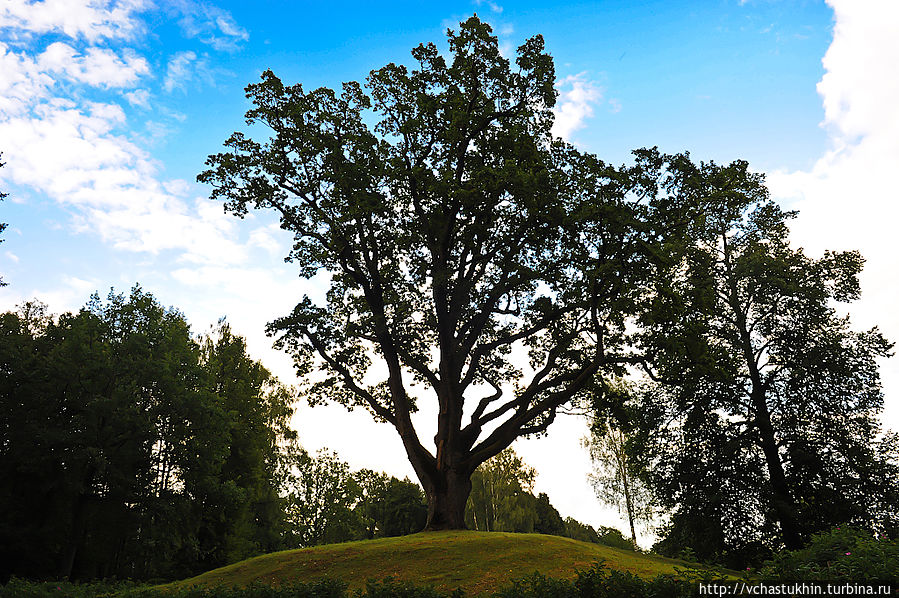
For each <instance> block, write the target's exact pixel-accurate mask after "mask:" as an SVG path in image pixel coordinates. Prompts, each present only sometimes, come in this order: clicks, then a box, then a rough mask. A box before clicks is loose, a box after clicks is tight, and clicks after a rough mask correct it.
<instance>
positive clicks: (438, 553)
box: [166, 531, 688, 596]
mask: <svg viewBox="0 0 899 598" xmlns="http://www.w3.org/2000/svg"><path fill="white" fill-rule="evenodd" d="M600 560H602V561H605V563H606V566H607V567H609V568H612V569H620V570H624V571H630V572H632V573H634V574H636V575H639V576H640V577H643V578H647V579H649V578H652V577H655V576H656V575H659V574H662V573H675V567H685V566H688V564H687V563H685V562H683V561H677V560H674V559H666V558H663V557H659V556H655V555H645V554H641V553H638V552H630V551H627V550H619V549H616V548H609V547H606V546H600V545H597V544H588V543H585V542H579V541H577V540H571V539H569V538H561V537H558V536H546V535H541V534H509V533H499V532H493V533H487V532H472V531H449V532H427V533H419V534H414V535H411V536H404V537H400V538H383V539H378V540H366V541H360V542H347V543H344V544H330V545H327V546H316V547H314V548H306V549H301V550H286V551H283V552H276V553H272V554H267V555H263V556H259V557H256V558H252V559H248V560H246V561H242V562H239V563H235V564H233V565H229V566H227V567H222V568H220V569H215V570H213V571H209V572H207V573H203V574H202V575H198V576H197V577H193V578H191V579H187V580H183V581H179V582H175V583H172V584H169V585H168V586H166V587H171V588H182V587H187V586H192V585H201V586H207V587H209V586H218V585H229V586H244V585H247V584H250V583H252V582H254V581H258V582H262V583H270V584H275V585H277V584H280V583H284V582H290V581H301V582H309V581H313V580H316V579H320V578H322V577H331V578H336V579H341V580H343V581H345V582H347V583H348V584H349V586H350V588H358V587H362V586H363V585H364V584H365V582H366V580H369V579H383V578H385V577H388V576H391V577H393V578H395V579H398V580H403V581H410V582H413V583H415V584H416V585H431V586H433V587H435V588H436V589H439V590H442V591H451V590H453V589H455V588H461V589H463V590H465V592H466V594H467V595H469V596H477V595H480V594H484V593H488V592H492V591H494V590H496V589H499V588H500V587H502V586H504V585H506V584H508V583H509V582H510V581H511V580H513V579H517V578H521V577H523V576H525V575H529V574H531V573H533V572H534V571H539V572H540V573H542V574H544V575H547V576H549V577H557V578H571V577H574V575H575V571H576V570H585V569H588V568H590V566H591V565H593V563H595V562H597V561H600Z"/></svg>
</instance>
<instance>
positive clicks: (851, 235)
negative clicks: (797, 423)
mask: <svg viewBox="0 0 899 598" xmlns="http://www.w3.org/2000/svg"><path fill="white" fill-rule="evenodd" d="M828 4H830V6H831V7H832V8H833V10H834V15H835V26H834V34H833V42H832V43H831V45H830V47H829V49H828V50H827V53H826V55H825V56H824V58H823V61H822V63H823V66H824V69H825V71H826V72H825V74H824V76H823V77H822V78H821V81H820V82H819V83H818V88H817V89H818V93H819V94H820V96H821V99H822V103H823V107H824V121H823V122H822V126H823V127H825V129H826V131H827V133H828V140H829V144H830V148H829V149H828V151H827V152H826V153H825V154H824V155H823V156H821V158H820V159H818V160H817V162H816V163H815V165H814V166H813V167H812V168H811V169H810V170H808V171H796V172H776V173H772V174H770V175H769V177H768V182H769V187H770V188H771V191H772V194H773V195H774V196H775V197H777V198H779V199H781V200H784V201H787V202H789V203H790V204H791V206H792V207H795V208H796V209H798V210H799V211H800V215H799V217H798V219H797V221H796V222H795V224H794V226H793V241H794V243H795V244H797V245H800V246H804V247H805V248H806V249H807V250H809V252H811V253H812V254H813V255H819V254H820V253H821V252H823V251H824V250H825V249H836V250H848V249H858V250H859V251H861V253H862V255H863V256H865V258H866V259H867V263H866V265H865V270H864V272H863V273H862V277H861V282H862V293H863V295H862V300H861V301H860V302H859V303H858V304H856V305H855V306H853V307H852V316H853V322H854V324H855V325H856V326H857V327H860V328H870V327H872V326H875V325H879V326H880V328H881V329H882V330H883V331H884V333H885V334H886V335H887V337H888V338H890V339H891V340H893V341H894V342H895V341H899V311H897V310H896V301H897V300H899V244H897V241H896V238H897V234H896V226H897V222H899V187H897V184H896V179H895V171H896V168H897V166H899V77H897V76H896V65H897V64H899V36H897V35H896V32H897V31H899V3H896V2H875V1H872V0H828ZM883 375H884V386H885V391H886V396H887V401H888V405H887V410H886V413H885V420H886V421H887V423H888V425H890V426H891V427H893V428H899V404H896V398H895V397H897V396H899V363H897V358H895V357H894V358H892V359H890V360H888V362H887V363H886V364H885V367H884V368H883ZM891 397H892V398H891Z"/></svg>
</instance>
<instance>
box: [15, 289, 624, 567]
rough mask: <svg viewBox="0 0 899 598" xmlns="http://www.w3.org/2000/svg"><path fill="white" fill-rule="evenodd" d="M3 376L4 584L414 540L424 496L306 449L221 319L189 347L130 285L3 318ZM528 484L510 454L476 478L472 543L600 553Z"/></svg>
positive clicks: (173, 319) (273, 383) (274, 387)
mask: <svg viewBox="0 0 899 598" xmlns="http://www.w3.org/2000/svg"><path fill="white" fill-rule="evenodd" d="M0 372H2V376H0V479H2V480H3V483H2V484H0V513H2V516H0V574H2V578H3V579H4V580H5V579H8V578H9V576H10V575H16V576H19V577H31V578H43V579H47V578H72V579H92V578H111V577H115V578H128V579H174V578H182V577H186V576H189V575H193V574H196V573H199V572H202V571H206V570H208V569H212V568H215V567H218V566H221V565H225V564H228V563H232V562H235V561H238V560H241V559H244V558H247V557H250V556H254V555H256V554H262V553H267V552H271V551H275V550H281V549H287V548H298V547H304V546H313V545H318V544H326V543H332V542H342V541H347V540H359V539H366V538H375V537H382V536H396V535H404V534H409V533H414V532H418V531H421V530H422V528H423V527H424V525H425V520H426V519H427V502H426V500H425V496H424V494H423V492H422V490H421V488H420V486H419V485H418V484H416V483H414V482H410V481H409V480H408V479H406V480H400V479H397V478H395V477H392V476H389V475H387V474H385V473H380V472H375V471H371V470H365V469H363V470H358V471H353V470H351V469H350V467H349V465H348V464H347V463H345V462H343V461H342V460H341V459H340V458H339V457H338V456H337V454H336V453H334V452H331V451H327V450H322V451H320V452H319V453H317V454H314V455H311V454H309V453H308V452H306V451H305V450H303V449H302V448H301V446H300V444H299V442H298V438H297V433H296V432H295V431H294V430H292V429H291V428H290V426H289V423H290V418H291V416H292V415H293V413H294V409H293V403H294V400H295V398H296V397H295V391H294V389H292V388H290V387H288V386H285V385H283V384H281V383H280V382H279V381H278V380H277V379H276V378H274V377H273V376H272V375H271V373H270V372H269V371H268V370H266V369H265V367H264V366H263V365H262V364H261V363H259V362H258V361H256V360H254V359H253V358H251V357H250V356H249V355H248V354H247V349H246V344H245V341H244V339H243V338H241V337H240V336H238V335H236V334H234V333H233V332H232V331H231V328H230V326H229V325H228V323H227V322H226V321H224V320H222V321H220V322H219V323H218V325H217V326H215V327H214V328H213V329H211V330H210V331H208V332H207V333H206V334H204V335H201V336H195V335H193V334H192V333H191V330H190V327H189V325H188V323H187V321H186V320H185V317H184V315H183V314H182V313H180V312H179V311H177V310H175V309H172V308H166V307H163V306H162V305H161V304H160V303H159V302H158V301H157V300H156V299H155V298H154V297H153V296H152V295H151V294H149V293H147V292H145V291H144V290H142V289H141V288H140V287H139V286H136V287H134V288H133V289H132V290H131V292H130V293H129V294H128V295H127V296H126V295H125V294H116V293H114V292H111V293H110V294H109V296H108V297H107V298H106V299H105V300H101V299H100V297H99V296H97V295H96V294H95V295H94V296H92V297H91V299H90V301H89V302H88V303H87V305H86V306H85V307H84V308H83V309H81V310H80V311H79V312H77V313H65V314H62V315H59V316H55V317H51V316H50V314H48V313H47V310H46V306H44V305H42V304H40V303H37V302H30V303H26V304H24V305H22V306H20V308H19V309H18V310H17V311H14V312H7V313H4V314H2V315H0ZM524 469H526V467H525V466H524V465H523V464H522V463H521V461H520V459H517V457H515V456H514V454H511V453H504V454H503V455H501V456H500V457H498V458H497V459H495V460H492V461H491V462H489V463H488V464H486V465H485V467H484V468H482V470H479V471H478V474H477V475H478V476H479V477H477V478H476V479H477V480H480V485H479V486H477V488H476V491H475V493H474V494H473V497H472V500H473V501H474V504H475V505H476V507H475V508H476V510H477V512H478V513H483V512H489V513H490V517H491V519H490V521H489V523H486V524H485V523H484V522H482V521H481V520H480V519H479V520H478V523H477V524H476V525H474V526H473V527H475V528H477V529H482V530H484V529H490V530H495V531H529V532H530V531H538V532H544V533H553V534H558V535H568V536H572V537H576V538H579V539H584V540H586V541H594V542H598V541H600V536H599V535H597V533H596V531H595V530H593V529H592V528H590V527H589V526H585V525H583V524H580V523H578V522H576V521H574V520H567V521H563V520H562V519H561V517H560V516H559V514H558V512H557V511H556V510H555V509H554V508H553V507H552V505H550V504H549V499H548V498H547V496H546V495H545V494H541V495H540V496H539V497H534V496H533V495H532V494H530V493H529V490H530V486H529V483H530V481H532V480H533V470H529V471H530V472H531V473H529V474H525V475H524V477H522V471H523V470H524ZM528 475H529V476H530V477H527V476H528ZM488 478H489V480H490V481H489V483H488V482H487V480H488ZM488 488H489V490H488ZM478 517H480V515H478ZM612 531H613V530H605V531H604V532H603V533H604V541H606V542H614V541H615V540H616V536H615V533H611V535H610V532H612ZM606 536H607V537H606ZM617 539H618V540H619V544H620V543H621V542H620V540H621V536H620V533H619V534H617ZM625 545H626V543H625Z"/></svg>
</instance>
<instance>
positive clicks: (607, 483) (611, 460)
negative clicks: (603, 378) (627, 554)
mask: <svg viewBox="0 0 899 598" xmlns="http://www.w3.org/2000/svg"><path fill="white" fill-rule="evenodd" d="M584 446H585V447H586V448H587V450H588V451H589V453H590V459H591V461H592V462H593V472H592V473H591V474H590V475H589V479H590V482H591V483H592V484H593V488H594V490H595V491H596V496H597V497H598V498H599V499H600V500H601V501H602V502H604V503H605V504H608V505H612V506H615V507H618V512H619V513H621V512H624V514H625V516H626V517H627V522H628V526H629V528H630V532H631V542H633V544H634V545H635V546H636V545H637V532H636V527H635V526H636V525H637V524H640V523H649V522H650V521H652V518H653V496H652V492H651V490H650V488H649V487H648V486H647V485H646V484H645V482H644V481H643V477H641V475H640V473H641V472H639V471H637V468H638V467H639V465H640V461H639V459H634V458H632V456H631V453H632V451H633V450H635V449H634V447H633V446H631V443H630V439H629V438H628V435H627V434H626V433H625V432H624V430H623V429H622V428H621V426H620V425H615V424H612V423H611V422H610V421H609V420H608V419H606V418H596V419H595V420H594V422H593V425H592V426H591V430H590V435H589V436H588V437H587V438H585V439H584Z"/></svg>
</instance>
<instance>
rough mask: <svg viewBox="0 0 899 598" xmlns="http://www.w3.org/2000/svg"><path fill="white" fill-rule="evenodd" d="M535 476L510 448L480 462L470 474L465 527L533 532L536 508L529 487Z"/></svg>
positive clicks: (481, 529)
mask: <svg viewBox="0 0 899 598" xmlns="http://www.w3.org/2000/svg"><path fill="white" fill-rule="evenodd" d="M536 475H537V472H536V470H534V469H533V468H532V467H528V466H527V465H526V464H525V463H524V461H522V460H521V458H520V457H519V456H518V455H516V454H515V451H513V450H512V449H511V448H508V449H506V450H504V451H503V452H501V453H500V454H499V455H497V456H495V457H493V458H492V459H489V460H488V461H486V462H485V463H483V464H482V465H481V466H480V467H478V469H477V470H475V472H474V475H473V476H472V492H471V495H470V496H469V499H468V508H467V510H466V520H467V523H468V526H469V527H471V528H473V529H476V530H480V531H487V532H533V531H534V524H535V522H536V519H537V510H536V504H535V499H534V496H533V495H532V494H531V490H532V487H533V484H534V478H535V477H536Z"/></svg>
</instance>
